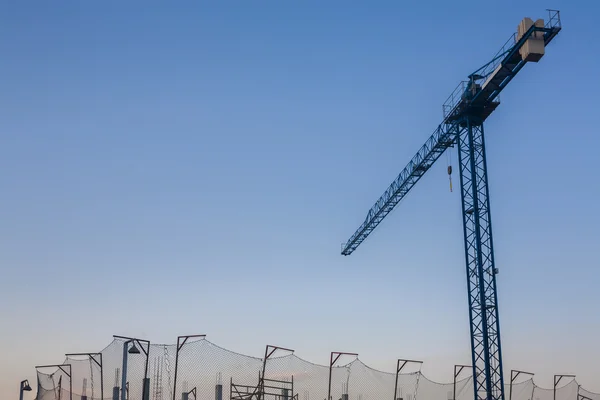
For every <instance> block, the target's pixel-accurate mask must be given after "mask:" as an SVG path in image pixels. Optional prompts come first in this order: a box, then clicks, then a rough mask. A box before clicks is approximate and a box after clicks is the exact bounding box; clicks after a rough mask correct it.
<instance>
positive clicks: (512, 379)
mask: <svg viewBox="0 0 600 400" xmlns="http://www.w3.org/2000/svg"><path fill="white" fill-rule="evenodd" d="M514 372H515V371H510V389H509V390H510V392H509V393H508V400H512V386H513V382H514V380H515V379H517V376H519V373H517V375H515V377H514V378H513V373H514ZM532 400H533V399H532Z"/></svg>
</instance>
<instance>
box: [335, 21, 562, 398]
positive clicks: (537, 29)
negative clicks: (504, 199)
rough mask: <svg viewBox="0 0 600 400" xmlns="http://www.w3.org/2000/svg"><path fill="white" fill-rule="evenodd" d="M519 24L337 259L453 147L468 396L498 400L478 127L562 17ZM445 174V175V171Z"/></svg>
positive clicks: (448, 107)
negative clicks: (470, 384) (470, 372)
mask: <svg viewBox="0 0 600 400" xmlns="http://www.w3.org/2000/svg"><path fill="white" fill-rule="evenodd" d="M548 17H549V18H548V20H547V21H546V22H544V20H543V19H538V20H537V21H535V22H534V21H533V20H531V19H530V18H524V19H523V20H522V21H521V23H520V24H519V25H518V28H517V32H515V33H514V34H513V35H512V36H511V37H510V39H509V40H508V41H507V42H506V43H505V44H504V46H502V48H501V49H500V50H499V51H498V52H497V53H496V55H495V56H494V57H493V58H492V60H491V61H489V62H488V63H486V64H485V65H483V66H482V67H481V68H479V69H477V70H476V71H475V72H473V73H472V74H470V75H469V76H468V79H467V80H466V81H463V82H461V83H460V84H459V85H458V87H457V88H456V89H455V90H454V91H453V92H452V94H451V95H450V96H449V97H448V99H447V100H446V102H445V103H444V105H443V107H442V108H443V120H442V122H441V123H440V124H439V125H438V127H437V128H436V129H435V131H434V132H433V134H432V135H431V136H430V137H429V139H428V140H427V141H426V142H425V144H424V145H423V146H422V147H421V148H420V149H419V151H418V152H417V154H416V155H415V156H414V157H413V158H412V159H411V160H410V162H409V163H408V165H406V167H405V168H404V169H403V170H402V171H401V172H400V174H399V175H398V177H397V178H396V179H395V180H394V181H393V182H392V184H391V185H390V186H389V187H388V189H387V190H386V191H385V193H384V194H383V195H382V196H381V197H380V198H379V200H377V202H376V203H375V205H374V206H373V207H371V209H370V210H369V212H368V213H367V217H366V219H365V221H364V222H363V224H362V225H361V226H360V227H359V228H358V230H357V231H356V232H355V233H354V234H353V235H352V236H351V237H350V239H349V240H348V241H347V242H346V243H344V244H343V245H342V254H343V255H346V256H347V255H350V254H352V252H353V251H354V250H356V248H357V247H358V246H359V245H360V244H361V243H362V242H363V241H364V240H365V239H366V238H367V236H369V234H370V233H371V232H372V231H373V230H374V229H375V228H376V227H377V225H379V223H380V222H381V221H382V220H383V219H384V218H385V217H386V216H387V215H388V214H389V213H390V212H391V211H392V210H393V209H394V207H395V206H396V205H397V204H398V203H399V202H400V200H402V198H404V196H406V194H407V193H408V192H409V191H410V189H412V187H413V186H414V185H415V184H416V183H417V182H418V181H419V179H421V177H422V176H423V175H424V174H425V173H426V172H427V170H429V169H430V168H431V166H432V165H433V164H434V163H435V161H436V160H437V159H438V158H439V157H440V156H441V155H442V153H444V151H446V150H447V149H448V148H449V147H451V146H454V145H458V158H459V169H460V186H461V197H462V219H463V233H464V243H465V257H466V267H467V268H466V272H467V289H468V300H469V320H470V332H471V357H472V366H473V387H474V398H475V399H478V400H479V399H480V400H504V379H503V375H502V349H501V345H500V322H499V319H498V299H497V295H496V274H497V273H498V269H497V268H496V266H495V264H494V250H493V241H492V220H491V216H490V204H489V190H488V179H487V165H486V157H485V141H484V130H483V123H484V121H485V120H486V119H487V118H488V117H489V116H490V115H491V114H492V113H493V112H494V110H495V109H496V108H497V107H498V105H499V104H500V101H499V97H498V95H499V94H500V92H502V90H503V89H504V88H505V87H506V86H507V85H508V84H509V83H510V81H511V80H512V79H513V78H514V77H515V76H516V75H517V73H518V72H519V71H520V70H521V68H523V66H524V65H525V64H527V63H528V62H538V61H539V60H540V59H541V58H542V57H543V55H544V53H545V48H546V46H547V45H548V44H549V43H550V42H551V41H552V39H554V37H555V36H556V35H557V34H558V33H559V32H560V30H561V22H560V13H559V11H557V10H548ZM449 172H450V171H449Z"/></svg>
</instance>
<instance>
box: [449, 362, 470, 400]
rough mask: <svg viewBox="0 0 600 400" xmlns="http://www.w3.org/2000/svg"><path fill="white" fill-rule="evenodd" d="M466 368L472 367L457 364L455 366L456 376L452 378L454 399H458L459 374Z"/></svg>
mask: <svg viewBox="0 0 600 400" xmlns="http://www.w3.org/2000/svg"><path fill="white" fill-rule="evenodd" d="M465 368H471V366H470V365H455V366H454V378H453V380H452V400H456V381H457V380H458V376H459V375H460V373H461V372H462V371H463V369H465Z"/></svg>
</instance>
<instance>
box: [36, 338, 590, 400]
mask: <svg viewBox="0 0 600 400" xmlns="http://www.w3.org/2000/svg"><path fill="white" fill-rule="evenodd" d="M124 343H125V341H124V340H122V339H115V340H113V342H112V343H111V344H109V345H108V346H107V347H106V348H105V349H104V350H102V351H101V352H100V353H98V355H96V356H94V357H90V356H70V357H67V358H66V359H65V360H64V362H63V363H62V365H63V368H62V369H60V368H57V367H56V368H52V369H50V371H48V369H44V370H38V374H37V377H38V385H37V396H36V399H37V400H116V399H120V398H121V397H120V396H121V390H120V388H121V379H122V376H121V373H122V371H121V368H122V362H123V346H124ZM141 345H142V346H141V347H143V348H142V349H140V353H139V354H129V355H128V357H127V364H128V366H127V375H126V381H127V384H126V391H125V397H126V399H128V400H172V399H174V398H175V400H182V399H183V400H186V399H187V400H195V399H202V400H213V399H216V400H232V399H233V400H236V399H238V398H239V394H240V393H241V392H236V385H242V386H247V387H249V388H250V389H249V392H252V388H256V387H257V385H258V384H259V379H260V374H261V372H262V368H263V360H262V359H261V358H257V357H251V356H246V355H243V354H239V353H235V352H233V351H229V350H227V349H224V348H221V347H219V346H217V345H215V344H213V343H211V342H210V341H208V340H206V339H204V338H201V339H190V340H189V341H188V342H186V343H185V344H184V345H183V346H181V348H180V352H179V359H178V368H177V383H176V387H175V388H174V381H175V363H176V348H177V346H176V345H161V344H151V345H149V346H147V345H145V344H144V343H141ZM137 347H140V346H139V345H138V346H137ZM147 349H149V350H148V356H147V357H146V354H145V352H144V350H147ZM100 355H101V360H102V368H100V366H99V365H98V363H97V362H95V361H94V360H96V361H98V360H99V359H100ZM146 365H147V367H146ZM69 366H70V367H69ZM69 374H70V375H71V377H69ZM145 376H146V377H147V378H148V381H147V382H146V387H147V391H148V394H147V396H146V399H144V397H143V391H144V377H145ZM265 378H266V379H267V380H272V382H276V381H281V382H283V383H266V384H265V385H267V386H269V385H270V386H272V389H264V391H263V393H265V392H269V390H270V392H271V393H276V394H277V396H275V397H276V398H273V396H271V398H272V399H273V400H293V396H297V397H296V399H297V400H326V399H327V391H328V382H329V366H326V365H317V364H313V363H311V362H309V361H306V360H303V359H301V358H299V357H298V356H296V355H294V354H286V355H283V356H277V354H275V355H274V356H272V357H270V358H268V359H267V362H266V367H265ZM292 380H293V391H292ZM269 382H271V381H269ZM286 382H287V383H286ZM395 384H396V374H395V373H394V372H383V371H378V370H375V369H373V368H370V367H369V366H367V365H365V364H364V363H363V362H362V361H361V360H360V359H358V358H356V359H354V360H353V361H351V362H349V363H346V364H343V365H335V366H334V367H333V369H332V376H331V399H332V400H379V399H390V398H392V397H393V394H394V390H395ZM217 385H221V389H222V397H221V399H218V398H217V397H218V396H217V395H216V391H217V388H216V386H217ZM71 387H72V392H71ZM284 387H287V388H288V389H289V392H285V393H284V390H283V388H284ZM453 389H454V385H453V383H437V382H433V381H431V380H429V379H428V378H427V377H426V376H424V375H423V374H422V373H421V372H420V371H417V372H411V373H401V374H400V375H399V376H398V382H397V388H396V397H397V398H402V399H403V400H451V399H452V398H453ZM192 390H194V392H195V394H196V398H195V399H194V395H193V393H191V392H192ZM188 392H190V394H189V395H184V393H188ZM174 393H175V395H174ZM505 393H506V397H507V399H508V396H509V385H508V384H507V385H506V392H505ZM242 394H243V393H242ZM581 396H583V397H581ZM267 397H269V396H268V393H267V395H265V396H263V397H262V399H265V400H266V398H267ZM578 397H579V399H578ZM472 398H473V382H472V378H471V377H469V378H466V379H461V380H459V381H458V382H457V384H456V400H470V399H472ZM511 398H512V400H554V391H553V390H552V389H543V388H540V387H537V386H536V385H535V384H534V382H533V380H531V379H530V380H526V381H523V382H519V383H515V384H513V387H512V396H511ZM253 399H257V397H256V396H255V397H254V398H253ZM582 399H583V400H585V399H590V400H600V394H597V393H592V392H589V391H586V390H585V389H584V388H581V387H580V386H579V385H578V384H577V382H576V381H575V380H572V381H570V382H568V383H566V384H564V385H562V386H561V387H559V388H558V389H557V391H556V400H582ZM259 400H260V399H259Z"/></svg>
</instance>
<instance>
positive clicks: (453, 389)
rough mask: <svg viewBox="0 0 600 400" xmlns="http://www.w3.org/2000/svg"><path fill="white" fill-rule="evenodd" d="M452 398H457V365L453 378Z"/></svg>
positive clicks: (454, 399) (453, 399)
mask: <svg viewBox="0 0 600 400" xmlns="http://www.w3.org/2000/svg"><path fill="white" fill-rule="evenodd" d="M452 400H456V365H455V366H454V378H453V380H452Z"/></svg>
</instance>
